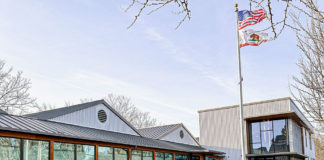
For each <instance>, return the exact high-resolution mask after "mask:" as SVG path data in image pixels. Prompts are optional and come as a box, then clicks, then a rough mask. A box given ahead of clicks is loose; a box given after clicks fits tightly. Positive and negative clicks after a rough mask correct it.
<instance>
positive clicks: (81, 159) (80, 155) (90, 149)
mask: <svg viewBox="0 0 324 160" xmlns="http://www.w3.org/2000/svg"><path fill="white" fill-rule="evenodd" d="M76 153H77V160H94V159H95V148H94V146H90V145H81V144H77V145H76Z"/></svg>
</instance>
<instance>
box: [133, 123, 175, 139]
mask: <svg viewBox="0 0 324 160" xmlns="http://www.w3.org/2000/svg"><path fill="white" fill-rule="evenodd" d="M180 126H181V124H171V125H164V126H156V127H151V128H142V129H138V131H139V132H140V133H141V135H142V136H144V137H148V138H152V139H159V138H160V137H162V136H163V135H165V134H167V133H169V132H170V131H172V130H174V129H176V128H178V127H180Z"/></svg>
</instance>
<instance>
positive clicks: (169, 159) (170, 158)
mask: <svg viewBox="0 0 324 160" xmlns="http://www.w3.org/2000/svg"><path fill="white" fill-rule="evenodd" d="M164 160H173V154H172V153H164Z"/></svg>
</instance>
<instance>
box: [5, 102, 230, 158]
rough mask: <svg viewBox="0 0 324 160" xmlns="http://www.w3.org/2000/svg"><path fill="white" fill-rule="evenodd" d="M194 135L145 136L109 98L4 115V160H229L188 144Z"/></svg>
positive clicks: (216, 153)
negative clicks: (37, 111) (118, 111)
mask: <svg viewBox="0 0 324 160" xmlns="http://www.w3.org/2000/svg"><path fill="white" fill-rule="evenodd" d="M177 129H179V127H177ZM181 133H182V134H181ZM188 134H189V133H188ZM188 134H187V131H185V130H184V129H180V130H172V131H171V130H170V132H169V134H166V135H165V136H164V137H162V138H161V139H159V138H150V137H148V136H145V135H142V134H141V132H140V131H139V130H138V129H136V128H135V127H133V126H132V125H131V124H130V123H129V122H128V121H127V120H125V119H124V118H123V117H122V116H121V115H120V114H118V113H117V112H116V111H115V110H114V109H113V108H112V107H110V106H109V105H108V104H107V103H106V102H105V101H103V100H99V101H94V102H89V103H84V104H79V105H74V106H69V107H64V108H59V109H54V110H49V111H44V112H39V113H34V114H30V115H25V116H15V115H9V114H7V113H5V112H3V111H0V160H219V159H221V158H222V157H224V153H223V152H218V151H214V150H210V149H206V148H204V147H202V146H201V145H200V144H199V143H197V144H190V143H185V142H190V141H188V140H187V139H186V140H183V139H184V138H185V136H188ZM177 135H178V136H177ZM168 137H169V138H168ZM187 138H190V137H187Z"/></svg>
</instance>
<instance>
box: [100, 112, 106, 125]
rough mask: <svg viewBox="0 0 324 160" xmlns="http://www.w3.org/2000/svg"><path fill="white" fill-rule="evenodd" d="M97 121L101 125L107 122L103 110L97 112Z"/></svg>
mask: <svg viewBox="0 0 324 160" xmlns="http://www.w3.org/2000/svg"><path fill="white" fill-rule="evenodd" d="M98 119H99V121H100V122H101V123H105V122H106V121H107V113H106V112H105V111H104V110H99V111H98Z"/></svg>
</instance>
